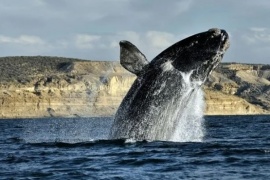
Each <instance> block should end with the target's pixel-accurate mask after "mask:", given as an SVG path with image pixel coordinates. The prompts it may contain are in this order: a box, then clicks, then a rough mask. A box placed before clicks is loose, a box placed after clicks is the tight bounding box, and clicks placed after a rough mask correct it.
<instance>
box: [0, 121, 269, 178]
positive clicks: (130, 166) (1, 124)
mask: <svg viewBox="0 0 270 180" xmlns="http://www.w3.org/2000/svg"><path fill="white" fill-rule="evenodd" d="M111 125H112V118H111V117H101V118H45V119H8V120H0V128H1V129H0V179H104V180H105V179H108V180H111V179H129V180H131V179H138V180H142V179H170V180H173V179H256V180H257V179H269V178H270V133H269V132H270V116H206V117H205V121H204V124H203V126H204V130H205V133H204V137H203V140H202V141H201V142H163V141H152V142H148V141H138V142H136V141H133V140H124V139H123V140H107V136H108V133H109V129H110V127H111Z"/></svg>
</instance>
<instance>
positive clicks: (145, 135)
mask: <svg viewBox="0 0 270 180" xmlns="http://www.w3.org/2000/svg"><path fill="white" fill-rule="evenodd" d="M228 39H229V37H228V34H227V33H226V31H224V30H220V29H216V28H215V29H210V30H208V31H206V32H202V33H199V34H195V35H193V36H190V37H188V38H186V39H184V40H182V41H179V42H177V43H175V44H174V45H172V46H171V47H169V48H167V49H166V50H164V51H163V52H161V53H160V54H159V55H158V56H156V57H155V58H154V59H153V60H152V61H151V62H148V61H147V59H146V58H145V56H144V55H143V54H142V53H141V52H140V51H139V50H138V48H137V47H136V46H134V45H133V44H131V43H130V42H128V41H121V42H120V63H121V64H122V66H123V67H124V68H126V69H127V70H128V71H130V72H132V73H134V74H136V75H137V79H136V80H135V82H134V83H133V85H132V87H131V88H130V90H129V92H128V93H127V95H126V96H125V98H124V99H123V101H122V103H121V105H120V107H119V109H118V111H117V113H116V115H115V119H114V122H113V125H112V128H111V131H110V134H109V138H110V139H123V138H124V139H125V138H131V139H135V140H169V139H170V137H171V135H172V134H171V133H172V131H173V128H174V124H166V120H165V121H164V119H166V117H164V113H163V112H164V111H166V110H167V109H168V108H171V109H172V110H174V109H175V110H176V109H177V102H178V101H179V100H180V99H181V96H182V93H181V90H182V86H183V82H182V81H183V73H189V72H191V71H192V70H193V71H192V74H191V76H190V79H191V81H200V82H201V83H203V82H205V80H206V79H207V77H208V76H209V74H210V73H211V71H212V70H213V69H214V68H215V67H216V66H217V65H218V63H219V62H220V61H221V59H222V58H223V55H224V53H225V51H226V50H227V49H228V47H229V40H228ZM168 104H170V106H168ZM174 104H175V105H174Z"/></svg>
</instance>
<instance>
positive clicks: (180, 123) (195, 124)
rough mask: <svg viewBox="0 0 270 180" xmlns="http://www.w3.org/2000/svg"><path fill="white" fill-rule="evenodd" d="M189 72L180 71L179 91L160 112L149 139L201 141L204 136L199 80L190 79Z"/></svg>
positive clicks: (202, 104) (201, 94) (202, 102)
mask: <svg viewBox="0 0 270 180" xmlns="http://www.w3.org/2000/svg"><path fill="white" fill-rule="evenodd" d="M192 73H193V71H190V72H189V73H182V72H181V73H180V74H179V75H180V76H181V77H182V81H181V85H180V86H179V87H178V88H179V89H177V90H176V91H177V92H179V93H178V94H177V95H176V96H175V97H174V98H172V100H171V101H168V102H167V104H166V105H165V108H164V109H163V111H162V112H160V114H159V117H158V120H157V123H158V125H157V126H155V127H154V128H153V129H152V130H151V133H152V135H153V136H152V137H151V139H157V140H168V141H176V142H201V141H203V137H204V118H203V112H204V107H205V106H204V104H205V103H204V97H203V91H202V89H201V85H202V82H201V81H194V80H193V81H192V80H191V78H190V77H191V75H192Z"/></svg>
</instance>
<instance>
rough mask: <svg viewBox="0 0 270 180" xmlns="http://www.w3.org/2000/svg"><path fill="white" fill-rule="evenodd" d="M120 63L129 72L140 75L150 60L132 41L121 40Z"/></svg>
mask: <svg viewBox="0 0 270 180" xmlns="http://www.w3.org/2000/svg"><path fill="white" fill-rule="evenodd" d="M119 44H120V64H121V65H122V66H123V67H124V68H125V69H126V70H128V71H129V72H132V73H134V74H136V75H138V74H139V73H140V72H141V71H142V70H143V68H144V67H145V65H147V64H148V61H147V59H146V57H145V56H144V54H143V53H141V51H140V50H139V49H138V48H137V47H136V46H135V45H133V44H132V43H130V42H128V41H120V43H119Z"/></svg>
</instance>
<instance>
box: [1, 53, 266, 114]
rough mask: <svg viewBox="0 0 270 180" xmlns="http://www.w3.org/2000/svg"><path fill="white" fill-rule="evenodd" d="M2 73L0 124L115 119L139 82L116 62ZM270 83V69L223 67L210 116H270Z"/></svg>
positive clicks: (30, 64) (210, 95)
mask: <svg viewBox="0 0 270 180" xmlns="http://www.w3.org/2000/svg"><path fill="white" fill-rule="evenodd" d="M0 70H1V74H0V75H1V77H0V80H1V81H0V119H7V118H8V119H14V118H18V119H21V118H47V117H64V118H68V117H93V116H95V117H100V116H113V115H114V113H115V112H116V110H117V108H118V106H119V104H120V102H121V100H122V98H123V97H124V96H125V94H126V92H127V91H128V90H129V88H130V86H131V84H132V83H133V81H134V80H135V78H136V77H135V75H133V74H131V73H129V72H128V71H126V70H125V69H124V68H122V67H121V65H120V64H119V62H115V61H86V60H79V59H71V58H59V57H43V56H35V57H4V58H0ZM269 80H270V65H250V64H238V63H221V64H220V65H219V66H218V68H217V69H216V70H215V71H214V72H213V73H212V74H211V76H210V78H209V80H208V81H207V82H206V84H205V86H204V90H205V99H206V105H207V106H206V111H205V115H255V114H257V115H264V114H270V99H269V98H268V95H269V93H270V81H269ZM29 112H31V116H29V114H30V113H29ZM26 115H27V116H28V117H26Z"/></svg>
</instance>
